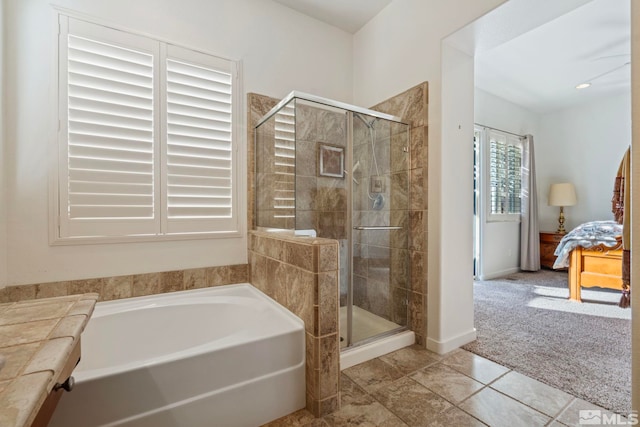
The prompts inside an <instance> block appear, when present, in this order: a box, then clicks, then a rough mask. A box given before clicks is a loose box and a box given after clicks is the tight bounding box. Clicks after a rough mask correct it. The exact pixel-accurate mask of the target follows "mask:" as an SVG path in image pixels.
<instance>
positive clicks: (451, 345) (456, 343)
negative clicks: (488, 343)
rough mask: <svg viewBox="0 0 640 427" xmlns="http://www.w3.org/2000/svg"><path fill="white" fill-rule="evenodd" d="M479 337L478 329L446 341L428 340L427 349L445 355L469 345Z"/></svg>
mask: <svg viewBox="0 0 640 427" xmlns="http://www.w3.org/2000/svg"><path fill="white" fill-rule="evenodd" d="M476 337H477V333H476V328H473V329H472V330H471V331H469V332H466V333H464V334H461V335H458V336H455V337H453V338H451V339H448V340H446V341H437V340H434V339H432V338H427V349H428V350H431V351H433V352H435V353H438V354H445V353H449V352H450V351H453V350H455V349H457V348H459V347H461V346H463V345H465V344H469V343H470V342H471V341H474V340H475V339H476Z"/></svg>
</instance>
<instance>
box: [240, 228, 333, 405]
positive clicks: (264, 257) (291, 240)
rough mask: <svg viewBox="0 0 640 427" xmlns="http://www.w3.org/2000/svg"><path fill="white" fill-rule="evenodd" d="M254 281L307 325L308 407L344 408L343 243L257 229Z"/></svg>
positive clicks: (254, 235) (251, 237)
mask: <svg viewBox="0 0 640 427" xmlns="http://www.w3.org/2000/svg"><path fill="white" fill-rule="evenodd" d="M249 259H250V272H251V274H250V276H251V283H252V284H253V286H255V287H256V288H258V289H260V290H261V291H263V292H264V293H266V294H267V295H269V296H270V297H271V298H273V299H275V300H276V301H277V302H279V303H280V304H282V305H283V306H285V307H286V308H287V309H289V310H290V311H292V312H293V313H294V314H295V315H297V316H298V317H300V318H301V319H302V320H303V321H304V323H305V329H306V340H305V345H306V359H307V360H306V387H307V410H308V411H309V412H310V413H312V414H314V415H315V416H322V415H325V414H328V413H331V412H333V411H335V410H337V409H338V408H339V399H338V385H339V376H340V345H339V336H338V274H339V273H338V265H339V263H338V243H337V241H336V240H331V239H321V238H310V237H294V236H290V235H285V234H283V233H266V232H259V231H252V232H250V235H249Z"/></svg>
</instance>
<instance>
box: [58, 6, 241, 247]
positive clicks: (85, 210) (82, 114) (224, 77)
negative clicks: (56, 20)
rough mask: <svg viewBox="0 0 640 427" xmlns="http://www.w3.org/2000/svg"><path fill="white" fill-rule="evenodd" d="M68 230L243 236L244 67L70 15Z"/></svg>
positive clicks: (64, 98) (66, 26)
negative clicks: (239, 128)
mask: <svg viewBox="0 0 640 427" xmlns="http://www.w3.org/2000/svg"><path fill="white" fill-rule="evenodd" d="M58 55H59V66H60V69H59V76H60V84H59V117H60V130H59V148H60V149H59V152H58V174H57V180H58V185H57V197H56V199H55V203H56V204H57V213H56V219H57V221H58V231H57V236H56V237H57V238H60V239H65V238H78V237H81V238H98V239H100V238H110V237H116V238H123V237H126V238H136V237H138V236H145V237H147V236H160V235H170V234H189V235H192V234H194V233H206V234H208V235H210V234H216V235H219V236H223V235H237V233H238V231H239V227H240V221H239V217H238V211H239V210H238V207H237V203H238V201H237V197H238V189H237V182H238V181H237V174H238V171H237V170H236V162H237V160H236V156H237V148H236V144H235V143H234V141H235V138H236V136H235V133H236V132H235V131H234V129H235V124H234V123H235V119H236V118H237V117H238V111H239V107H238V104H239V101H238V91H237V90H236V89H235V85H236V82H237V74H238V73H237V70H236V64H235V63H234V62H232V61H228V60H225V59H222V58H218V57H215V56H212V55H208V54H204V53H201V52H196V51H193V50H190V49H185V48H181V47H178V46H174V45H171V44H168V43H164V42H160V41H158V40H154V39H151V38H148V37H143V36H138V35H135V34H131V33H128V32H124V31H120V30H115V29H111V28H108V27H104V26H101V25H97V24H92V23H89V22H85V21H82V20H78V19H75V18H70V17H66V16H60V37H59V50H58Z"/></svg>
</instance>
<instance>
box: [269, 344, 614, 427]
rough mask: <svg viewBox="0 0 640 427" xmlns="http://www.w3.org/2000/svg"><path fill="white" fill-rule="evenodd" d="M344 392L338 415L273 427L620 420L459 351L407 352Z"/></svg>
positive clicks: (369, 368) (349, 382)
mask: <svg viewBox="0 0 640 427" xmlns="http://www.w3.org/2000/svg"><path fill="white" fill-rule="evenodd" d="M340 388H341V408H340V410H339V411H337V412H335V413H333V414H330V415H327V416H325V417H323V418H317V419H316V418H314V417H313V415H311V414H310V413H309V412H307V411H306V410H301V411H298V412H296V413H293V414H291V415H288V416H286V417H283V418H280V419H278V420H275V421H273V422H271V423H269V424H267V426H268V427H275V426H278V427H279V426H306V427H320V426H323V427H326V426H372V427H374V426H376V427H377V426H380V427H396V426H404V427H406V426H428V427H432V426H434V427H435V426H443V427H445V426H446V427H458V426H460V427H464V426H470V427H475V426H487V425H488V426H496V427H499V426H504V427H519V426H523V427H533V426H551V427H562V426H580V425H581V424H580V423H579V411H580V410H582V409H590V410H601V411H602V412H603V413H606V414H607V416H608V417H612V416H615V415H614V414H612V413H610V412H608V411H605V410H604V409H602V408H599V407H597V406H596V405H593V404H591V403H589V402H586V401H584V400H581V399H577V398H575V397H573V396H571V395H569V394H567V393H565V392H563V391H560V390H558V389H555V388H553V387H549V386H548V385H546V384H543V383H541V382H539V381H536V380H534V379H531V378H529V377H526V376H524V375H521V374H519V373H517V372H515V371H512V370H510V369H508V368H506V367H504V366H501V365H498V364H496V363H494V362H492V361H490V360H488V359H485V358H483V357H480V356H477V355H475V354H473V353H470V352H468V351H465V350H461V349H459V350H456V351H453V352H451V353H449V354H446V355H444V356H441V355H438V354H436V353H432V352H430V351H428V350H425V349H423V348H421V347H418V346H412V347H407V348H404V349H401V350H398V351H396V352H393V353H390V354H387V355H385V356H381V357H379V358H377V359H373V360H370V361H368V362H365V363H362V364H360V365H356V366H353V367H351V368H348V369H345V370H344V371H342V375H341V384H340ZM603 418H604V417H603ZM622 423H626V419H624V418H620V424H622ZM596 425H597V424H596Z"/></svg>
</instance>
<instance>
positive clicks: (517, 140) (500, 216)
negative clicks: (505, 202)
mask: <svg viewBox="0 0 640 427" xmlns="http://www.w3.org/2000/svg"><path fill="white" fill-rule="evenodd" d="M475 132H478V133H479V134H480V141H479V143H480V154H481V156H482V157H483V159H481V165H482V169H483V171H481V177H482V181H483V182H484V183H483V185H482V189H483V190H484V195H481V197H480V198H481V200H482V204H483V205H484V209H483V210H484V215H485V222H487V223H490V222H520V221H521V215H522V214H521V213H520V212H519V213H493V212H492V211H491V135H492V134H495V135H497V136H499V137H502V138H504V139H505V140H506V142H507V144H509V145H515V146H518V147H519V148H520V159H521V164H520V171H521V172H520V179H521V180H522V158H523V150H524V146H523V144H522V138H521V137H518V136H516V135H512V134H508V133H506V132H502V131H499V130H496V129H490V128H485V127H478V126H476V127H475ZM521 186H522V181H521ZM520 197H521V198H522V192H521V194H520Z"/></svg>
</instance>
